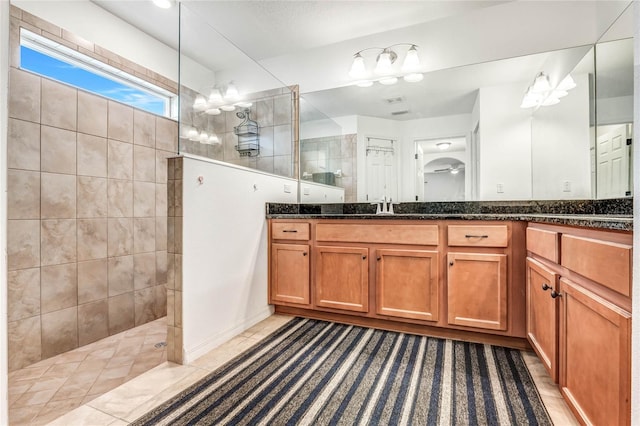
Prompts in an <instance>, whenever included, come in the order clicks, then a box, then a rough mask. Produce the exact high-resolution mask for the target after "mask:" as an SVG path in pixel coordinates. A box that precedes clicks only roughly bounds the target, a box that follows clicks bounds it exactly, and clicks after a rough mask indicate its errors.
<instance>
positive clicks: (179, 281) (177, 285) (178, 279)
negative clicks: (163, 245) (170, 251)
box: [174, 254, 182, 291]
mask: <svg viewBox="0 0 640 426" xmlns="http://www.w3.org/2000/svg"><path fill="white" fill-rule="evenodd" d="M175 257H176V258H175V274H176V276H175V280H176V282H175V285H174V286H175V289H176V291H182V255H181V254H176V255H175Z"/></svg>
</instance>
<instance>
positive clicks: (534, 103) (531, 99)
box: [520, 72, 576, 108]
mask: <svg viewBox="0 0 640 426" xmlns="http://www.w3.org/2000/svg"><path fill="white" fill-rule="evenodd" d="M574 87H576V83H575V81H573V78H572V77H571V75H570V74H568V75H567V76H566V77H565V78H564V79H563V80H562V81H561V82H560V83H559V84H558V85H557V86H556V88H555V89H552V87H551V84H549V77H548V76H547V75H546V74H545V73H543V72H540V73H538V75H537V76H536V78H535V79H534V80H533V83H532V84H531V86H529V87H528V88H527V91H526V92H525V94H524V98H523V99H522V103H521V104H520V108H538V107H541V106H551V105H556V104H558V103H559V102H560V98H563V97H565V96H567V95H568V94H569V90H571V89H573V88H574Z"/></svg>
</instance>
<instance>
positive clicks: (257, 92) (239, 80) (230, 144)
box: [179, 3, 297, 177]
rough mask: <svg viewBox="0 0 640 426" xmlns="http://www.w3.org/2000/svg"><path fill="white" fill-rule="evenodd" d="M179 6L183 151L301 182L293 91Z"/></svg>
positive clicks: (201, 17) (182, 6) (187, 10)
mask: <svg viewBox="0 0 640 426" xmlns="http://www.w3.org/2000/svg"><path fill="white" fill-rule="evenodd" d="M179 6H180V116H179V119H180V139H179V152H180V153H187V154H192V155H198V156H201V157H207V158H211V159H214V160H219V161H224V162H226V163H231V164H235V165H239V166H244V167H249V168H252V169H257V170H261V171H264V172H267V173H274V174H277V175H281V176H285V177H295V176H296V175H297V171H296V165H297V164H296V163H297V155H295V148H294V146H295V142H296V138H295V131H294V129H295V126H294V122H293V116H294V115H295V109H296V98H297V96H295V95H294V92H293V90H292V89H291V88H289V87H285V85H284V84H283V83H282V82H280V81H279V80H277V79H276V78H275V77H273V76H272V75H271V74H269V73H268V72H267V71H266V70H265V69H263V68H262V67H261V66H260V65H258V64H257V63H256V62H255V61H254V60H253V59H251V58H249V57H248V56H247V55H245V54H244V53H243V52H242V51H240V50H239V49H238V48H237V47H235V46H234V45H233V44H232V43H231V42H229V41H228V40H227V39H226V38H224V37H223V36H222V35H220V34H219V33H218V32H217V31H216V30H215V29H214V28H213V27H211V25H210V24H209V23H208V22H206V21H205V20H204V18H203V16H202V15H200V14H198V13H196V12H194V11H192V10H191V9H190V7H188V6H186V5H185V4H184V3H179ZM196 57H197V58H200V61H201V62H200V63H198V62H195V61H194V60H192V59H190V58H196ZM294 90H295V89H294Z"/></svg>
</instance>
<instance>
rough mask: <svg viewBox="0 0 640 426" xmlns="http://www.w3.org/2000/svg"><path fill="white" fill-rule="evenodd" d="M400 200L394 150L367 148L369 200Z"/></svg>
mask: <svg viewBox="0 0 640 426" xmlns="http://www.w3.org/2000/svg"><path fill="white" fill-rule="evenodd" d="M385 197H386V198H387V200H389V199H394V200H398V194H397V184H396V165H395V159H394V155H393V149H376V148H367V200H369V201H378V200H382V199H384V198H385Z"/></svg>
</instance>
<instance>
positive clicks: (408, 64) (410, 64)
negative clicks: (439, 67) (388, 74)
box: [402, 44, 420, 72]
mask: <svg viewBox="0 0 640 426" xmlns="http://www.w3.org/2000/svg"><path fill="white" fill-rule="evenodd" d="M419 66H420V58H419V57H418V47H417V46H416V45H415V44H414V45H412V46H411V47H410V48H409V50H408V51H407V56H405V57H404V62H403V63H402V71H405V72H409V71H415V70H416V69H417V68H418V67H419Z"/></svg>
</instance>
